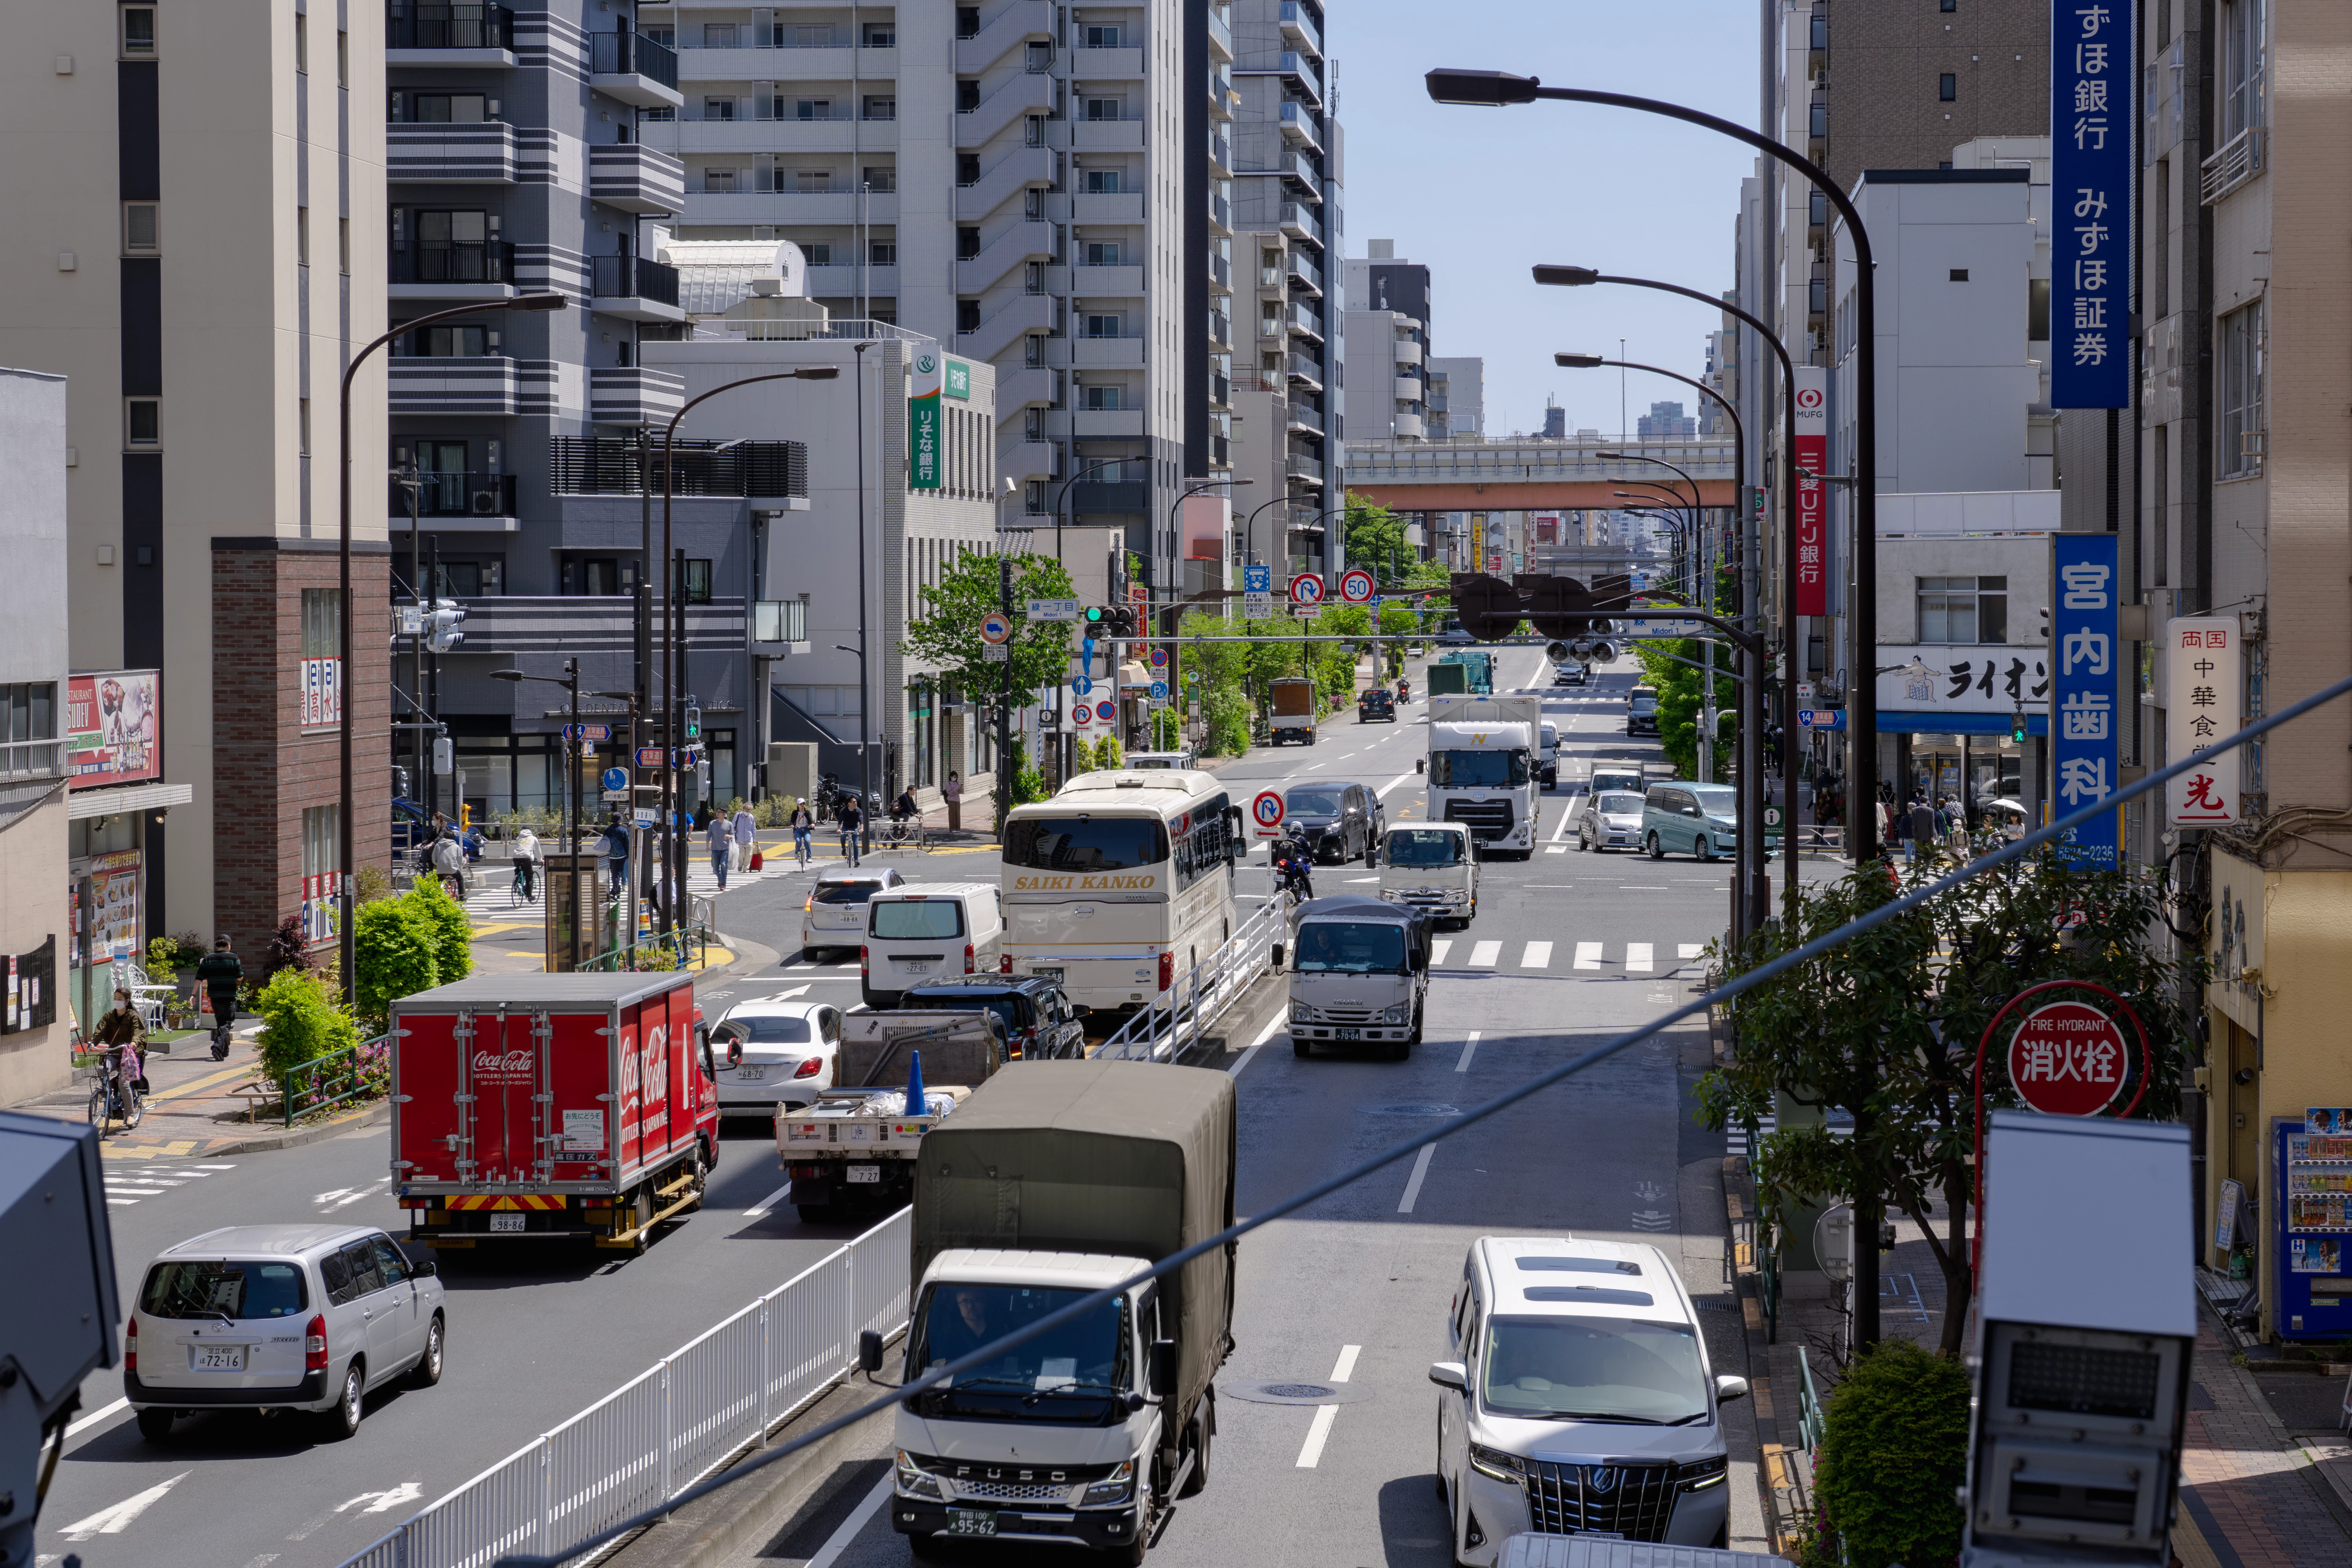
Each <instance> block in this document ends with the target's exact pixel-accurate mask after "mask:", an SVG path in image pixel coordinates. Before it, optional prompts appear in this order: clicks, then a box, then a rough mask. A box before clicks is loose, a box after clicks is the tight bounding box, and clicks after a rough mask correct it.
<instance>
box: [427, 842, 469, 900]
mask: <svg viewBox="0 0 2352 1568" xmlns="http://www.w3.org/2000/svg"><path fill="white" fill-rule="evenodd" d="M433 871H434V875H436V876H437V877H439V878H440V879H441V885H442V886H443V887H445V888H446V889H448V890H449V896H450V897H451V898H453V899H455V900H457V901H458V902H459V903H461V904H462V903H464V902H465V901H466V849H465V846H463V845H462V844H460V843H458V842H457V829H456V828H454V827H444V828H443V829H442V830H441V837H438V838H436V839H435V840H434V841H433Z"/></svg>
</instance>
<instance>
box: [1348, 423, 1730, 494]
mask: <svg viewBox="0 0 2352 1568" xmlns="http://www.w3.org/2000/svg"><path fill="white" fill-rule="evenodd" d="M1603 452H1614V453H1618V454H1621V456H1618V457H1614V458H1603V457H1601V453H1603ZM1640 458H1658V459H1660V460H1662V461H1664V462H1668V463H1672V464H1673V465H1675V468H1680V469H1682V470H1683V471H1684V472H1685V473H1687V474H1689V475H1690V476H1691V477H1692V478H1693V479H1696V480H1697V481H1698V489H1699V500H1700V503H1701V504H1702V505H1705V506H1710V507H1728V506H1731V505H1733V504H1734V502H1735V492H1736V489H1737V487H1738V476H1737V475H1735V474H1734V473H1733V472H1732V462H1731V459H1732V448H1731V437H1728V436H1708V437H1698V438H1696V439H1693V440H1673V441H1639V440H1636V441H1625V442H1620V441H1614V440H1597V439H1590V438H1588V439H1585V440H1568V441H1545V440H1532V439H1525V438H1522V439H1519V440H1510V441H1395V442H1383V443H1381V444H1378V445H1363V446H1359V445H1357V444H1356V443H1354V442H1352V441H1351V442H1349V444H1348V458H1347V463H1348V468H1347V475H1348V489H1349V493H1350V494H1353V495H1360V496H1363V497H1365V498H1366V499H1368V500H1374V501H1378V502H1379V503H1380V504H1381V505H1382V506H1385V507H1387V508H1389V509H1390V510H1392V511H1556V510H1571V509H1572V510H1602V511H1606V510H1612V509H1613V508H1617V507H1622V506H1623V505H1624V504H1625V501H1624V500H1623V498H1622V497H1620V496H1619V495H1618V494H1617V493H1616V492H1617V491H1619V490H1622V489H1633V488H1635V486H1636V483H1637V482H1646V483H1647V484H1650V485H1656V484H1658V483H1660V482H1661V481H1663V482H1665V483H1667V484H1670V485H1675V487H1676V488H1677V489H1679V488H1680V484H1679V481H1677V480H1676V479H1675V476H1674V475H1673V474H1672V473H1670V472H1669V471H1667V470H1666V469H1664V468H1660V467H1659V466H1658V465H1657V464H1656V463H1651V462H1643V461H1640V460H1639V459H1640Z"/></svg>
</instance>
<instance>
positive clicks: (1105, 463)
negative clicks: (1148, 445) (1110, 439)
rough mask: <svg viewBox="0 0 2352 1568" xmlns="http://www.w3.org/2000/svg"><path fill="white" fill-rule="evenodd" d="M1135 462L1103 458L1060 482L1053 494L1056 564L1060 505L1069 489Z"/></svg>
mask: <svg viewBox="0 0 2352 1568" xmlns="http://www.w3.org/2000/svg"><path fill="white" fill-rule="evenodd" d="M1135 460H1136V459H1134V458H1103V459H1102V460H1101V461H1100V462H1098V463H1088V464H1087V466H1086V467H1085V468H1080V469H1079V470H1078V471H1077V472H1076V473H1075V474H1072V475H1071V476H1070V477H1069V478H1068V479H1064V480H1063V481H1062V488H1061V489H1057V490H1055V492H1054V560H1055V562H1056V563H1059V562H1060V561H1061V559H1062V503H1063V502H1064V501H1065V500H1068V499H1069V495H1070V487H1071V486H1072V485H1074V484H1076V483H1077V482H1078V481H1079V480H1080V479H1085V478H1086V477H1087V475H1088V474H1091V473H1097V472H1099V471H1100V470H1102V469H1104V468H1118V466H1119V465H1120V464H1121V463H1131V462H1134V461H1135Z"/></svg>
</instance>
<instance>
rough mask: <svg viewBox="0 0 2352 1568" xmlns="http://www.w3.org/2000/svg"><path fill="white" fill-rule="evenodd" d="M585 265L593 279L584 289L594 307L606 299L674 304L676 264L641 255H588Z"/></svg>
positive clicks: (600, 306)
mask: <svg viewBox="0 0 2352 1568" xmlns="http://www.w3.org/2000/svg"><path fill="white" fill-rule="evenodd" d="M588 269H589V277H590V278H591V279H593V281H592V282H591V284H590V286H589V290H588V291H589V293H590V294H591V295H593V297H594V298H595V300H597V306H596V308H597V309H598V310H604V301H605V300H651V301H652V302H653V303H655V304H657V305H667V306H669V307H670V308H671V309H672V310H676V309H677V268H675V267H672V266H670V265H668V264H667V263H666V262H660V261H651V260H648V259H646V258H645V257H642V256H592V257H590V258H588ZM608 313H609V312H608ZM664 314H665V315H667V312H664Z"/></svg>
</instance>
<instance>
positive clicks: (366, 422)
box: [0, 0, 389, 1022]
mask: <svg viewBox="0 0 2352 1568" xmlns="http://www.w3.org/2000/svg"><path fill="white" fill-rule="evenodd" d="M9 41H10V47H9V48H8V49H7V50H6V51H5V55H0V139H5V144H6V146H7V148H8V150H9V156H8V157H7V159H6V160H5V163H0V195H5V202H6V204H7V207H8V210H9V211H10V212H12V213H14V214H16V217H15V218H14V219H13V220H12V221H11V222H10V223H9V224H8V225H7V227H6V234H5V238H0V285H4V287H0V300H5V304H0V364H7V365H11V366H16V367H20V368H22V369H25V370H27V371H32V372H38V373H46V374H51V375H60V376H63V377H64V378H65V382H66V385H65V392H64V406H65V420H66V433H65V455H64V462H65V494H64V504H65V506H66V510H67V530H68V557H67V568H66V579H65V584H64V589H63V592H64V594H65V595H66V598H67V603H68V608H69V611H70V627H69V637H70V657H71V661H72V668H73V670H74V671H75V674H74V675H73V676H72V677H70V678H68V691H67V692H66V693H65V694H63V695H64V698H65V701H64V710H65V711H64V714H63V718H62V725H61V728H62V729H63V730H64V731H65V738H66V739H67V740H68V742H69V745H70V747H71V751H72V761H71V763H70V765H69V772H70V773H71V774H72V777H71V778H70V779H69V781H68V783H69V793H68V807H67V812H66V816H68V879H69V882H70V885H69V886H68V887H62V888H54V889H39V888H15V887H12V888H10V889H9V890H8V892H7V894H6V895H5V896H6V897H8V898H12V899H13V898H16V897H22V898H25V899H27V900H63V901H64V902H65V903H66V905H67V907H68V908H69V909H71V910H72V911H73V919H74V931H73V943H72V946H73V951H72V952H70V953H68V954H63V955H61V956H60V958H59V960H58V966H59V970H60V973H58V977H57V978H58V981H59V982H61V983H66V984H72V983H73V980H74V979H75V978H77V977H78V976H69V975H68V973H64V971H65V970H66V969H67V968H68V965H70V966H71V967H72V968H73V969H74V970H77V971H86V970H87V968H88V967H89V966H90V965H94V964H99V963H103V962H104V961H105V960H106V959H107V958H109V957H110V956H114V955H121V956H129V957H135V956H137V955H139V954H140V953H141V952H143V950H144V947H145V944H146V942H147V939H148V938H150V937H152V936H154V935H159V934H162V933H163V932H166V931H187V930H194V931H202V932H206V933H209V932H213V931H226V932H228V933H229V934H230V935H231V936H232V937H234V938H235V939H236V943H237V945H238V947H239V948H241V949H243V950H244V951H246V952H248V953H258V952H261V951H262V950H263V949H264V948H265V947H266V945H267V943H268V939H269V936H270V934H271V932H272V931H274V930H275V929H276V928H277V926H278V924H279V922H280V921H283V920H284V919H286V918H287V917H289V916H294V917H299V918H301V919H303V920H304V921H306V924H307V929H308V931H309V933H310V936H311V937H312V938H313V939H314V940H323V939H325V938H326V937H327V936H328V935H329V934H331V925H330V923H329V921H328V920H327V910H328V903H327V896H328V895H329V893H330V892H331V889H332V888H333V885H334V883H335V880H336V879H337V875H338V873H340V872H341V871H343V870H346V869H348V868H347V867H346V866H345V865H344V863H343V861H342V859H341V843H340V841H341V833H342V826H343V824H342V817H341V766H340V757H341V746H340V725H341V716H342V709H343V704H344V702H345V701H346V700H348V701H350V702H351V703H352V707H353V710H354V714H355V719H356V722H357V727H358V736H359V746H358V751H357V760H356V766H357V774H356V783H357V785H358V793H357V796H356V807H357V809H356V811H355V813H354V816H353V819H352V828H353V831H354V834H355V838H356V845H357V853H358V855H359V857H360V859H361V863H362V864H368V863H373V862H375V861H377V860H378V859H380V858H381V857H382V855H383V852H384V847H385V842H386V833H387V821H388V809H389V808H388V805H387V802H386V787H385V786H386V764H387V763H388V762H389V756H388V753H387V749H386V728H385V726H386V722H387V695H386V675H387V670H386V666H385V660H384V654H383V648H384V642H383V637H382V634H383V630H384V619H383V606H384V605H385V602H386V595H387V584H386V570H385V569H386V565H387V557H386V553H385V551H386V545H385V535H384V523H385V515H384V512H383V510H382V508H381V503H380V501H375V503H374V504H369V503H370V502H371V501H373V500H374V498H377V497H380V495H381V491H380V490H378V489H376V488H375V484H376V480H375V476H377V475H380V474H381V473H383V468H384V456H385V453H384V443H383V427H384V426H383V406H384V405H383V399H384V390H383V389H384V379H385V377H384V366H383V361H382V360H380V359H379V360H376V361H373V362H372V363H370V365H369V366H368V368H367V369H366V370H365V371H364V372H363V373H362V374H361V375H360V376H359V377H358V378H357V380H356V382H355V384H354V385H353V387H352V405H351V407H352V417H351V430H352V448H351V450H350V451H349V452H348V453H347V452H345V450H344V449H343V448H342V447H341V437H340V434H339V431H340V422H339V420H338V417H337V411H338V405H339V393H340V382H341V375H342V373H343V369H344V366H345V363H347V361H348V360H349V358H350V355H351V353H352V349H353V347H354V346H355V345H358V344H363V343H365V342H368V341H369V340H371V339H373V338H374V337H375V336H376V335H377V333H378V332H379V331H382V330H383V310H384V255H385V248H384V211H385V203H384V199H383V192H384V185H383V180H384V170H383V163H384V146H383V131H382V129H381V126H382V122H381V121H378V120H377V119H376V118H375V114H376V106H377V105H378V104H380V103H381V102H382V101H383V13H382V12H380V11H374V10H366V9H361V8H353V9H352V10H350V11H348V12H346V11H341V10H338V9H336V8H333V7H319V6H306V5H302V4H298V3H293V0H289V3H288V4H283V5H269V6H261V7H256V6H247V5H228V4H226V3H224V0H188V3H186V4H183V5H140V4H124V5H37V6H26V7H19V8H18V9H17V10H16V12H15V13H13V14H12V16H11V17H10V40H9ZM346 460H348V461H349V462H350V463H351V465H352V469H353V471H354V473H355V474H356V475H358V476H359V482H358V488H357V492H356V493H357V496H358V499H359V500H360V502H361V505H360V507H359V508H358V510H355V512H354V514H353V517H352V532H353V535H354V539H355V547H354V555H355V559H354V562H353V567H352V600H351V603H350V604H349V605H346V604H345V603H344V600H343V595H342V592H341V583H340V574H339V571H338V564H337V536H338V531H339V529H338V518H339V511H338V505H337V496H338V478H339V475H340V473H341V467H342V465H343V463H344V462H345V461H346ZM347 641H348V644H349V647H348V649H347V647H346V643H347ZM347 655H348V657H347ZM95 989H96V990H97V993H98V994H99V995H100V996H102V995H103V983H102V982H101V983H100V984H99V985H98V986H97V987H96V988H95ZM74 990H75V994H77V996H78V997H79V996H81V995H84V994H87V992H86V991H85V990H84V988H83V987H81V986H79V985H76V986H75V987H74ZM87 1021H88V1020H87V1019H85V1022H87Z"/></svg>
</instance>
